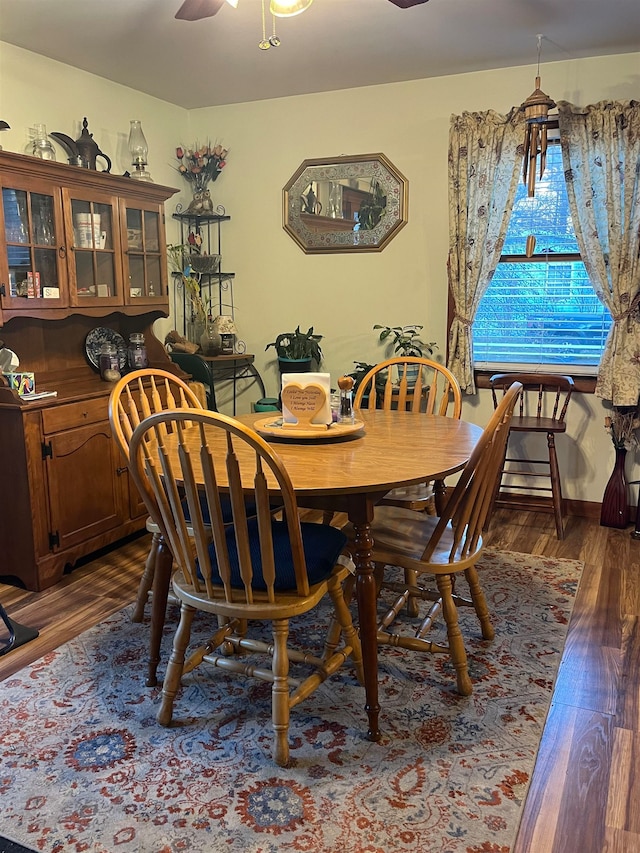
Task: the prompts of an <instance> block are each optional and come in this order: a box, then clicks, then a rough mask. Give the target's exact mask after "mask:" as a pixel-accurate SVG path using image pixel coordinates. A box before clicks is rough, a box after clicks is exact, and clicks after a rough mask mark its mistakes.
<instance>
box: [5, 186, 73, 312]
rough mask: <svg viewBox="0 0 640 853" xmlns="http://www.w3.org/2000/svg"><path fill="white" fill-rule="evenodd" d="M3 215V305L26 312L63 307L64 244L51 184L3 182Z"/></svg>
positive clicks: (56, 194)
mask: <svg viewBox="0 0 640 853" xmlns="http://www.w3.org/2000/svg"><path fill="white" fill-rule="evenodd" d="M2 217H3V224H4V241H5V245H6V264H7V271H6V273H7V281H6V282H4V281H3V284H4V288H3V291H2V292H1V298H2V305H3V307H6V308H13V309H16V308H17V309H24V310H29V311H31V310H33V309H34V308H37V307H42V308H49V307H59V308H63V307H66V306H67V305H68V297H67V293H66V290H65V288H64V287H62V286H61V285H62V282H63V280H64V277H65V256H66V249H65V247H64V243H63V240H62V237H61V235H62V226H61V222H62V208H61V204H60V195H59V192H58V191H57V190H56V189H55V188H53V187H52V188H51V189H50V191H49V190H47V189H45V188H44V187H43V188H42V190H39V191H36V190H35V189H18V188H13V187H10V186H6V185H5V186H3V187H2ZM3 279H4V276H3Z"/></svg>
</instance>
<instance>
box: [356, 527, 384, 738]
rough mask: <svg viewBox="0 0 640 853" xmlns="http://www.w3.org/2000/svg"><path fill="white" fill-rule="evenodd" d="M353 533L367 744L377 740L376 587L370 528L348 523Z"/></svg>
mask: <svg viewBox="0 0 640 853" xmlns="http://www.w3.org/2000/svg"><path fill="white" fill-rule="evenodd" d="M352 523H353V529H354V532H355V539H354V546H355V549H354V554H353V560H354V563H355V565H356V595H357V600H358V621H359V623H360V641H361V643H362V662H363V666H364V689H365V701H366V704H365V711H366V712H367V716H368V717H369V731H368V732H367V735H368V737H369V740H373V741H379V740H380V728H379V723H378V717H379V714H380V705H379V704H378V620H377V615H376V584H375V580H374V577H373V562H372V561H371V549H372V547H373V539H372V538H371V525H370V523H369V522H365V523H361V522H352Z"/></svg>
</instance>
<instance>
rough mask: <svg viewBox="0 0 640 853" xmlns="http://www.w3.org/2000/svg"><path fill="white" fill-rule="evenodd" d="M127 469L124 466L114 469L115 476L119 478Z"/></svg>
mask: <svg viewBox="0 0 640 853" xmlns="http://www.w3.org/2000/svg"><path fill="white" fill-rule="evenodd" d="M128 470H129V469H128V468H127V466H126V465H125V466H124V468H116V474H117V475H118V477H121V476H122V475H123V474H126V473H127V471H128Z"/></svg>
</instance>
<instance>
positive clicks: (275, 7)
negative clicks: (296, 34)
mask: <svg viewBox="0 0 640 853" xmlns="http://www.w3.org/2000/svg"><path fill="white" fill-rule="evenodd" d="M312 2H313V0H271V2H270V4H269V11H270V12H271V14H272V15H275V16H276V17H277V18H292V17H293V16H294V15H299V14H300V13H301V12H304V11H305V9H308V8H309V6H310V5H311V3H312Z"/></svg>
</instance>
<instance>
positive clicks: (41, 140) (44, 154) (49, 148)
mask: <svg viewBox="0 0 640 853" xmlns="http://www.w3.org/2000/svg"><path fill="white" fill-rule="evenodd" d="M34 131H35V136H34V138H33V156H34V157H39V158H40V159H41V160H55V159H56V151H55V148H54V147H53V145H52V144H51V142H50V141H49V138H48V136H47V126H46V125H45V124H36V125H35V127H34Z"/></svg>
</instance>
